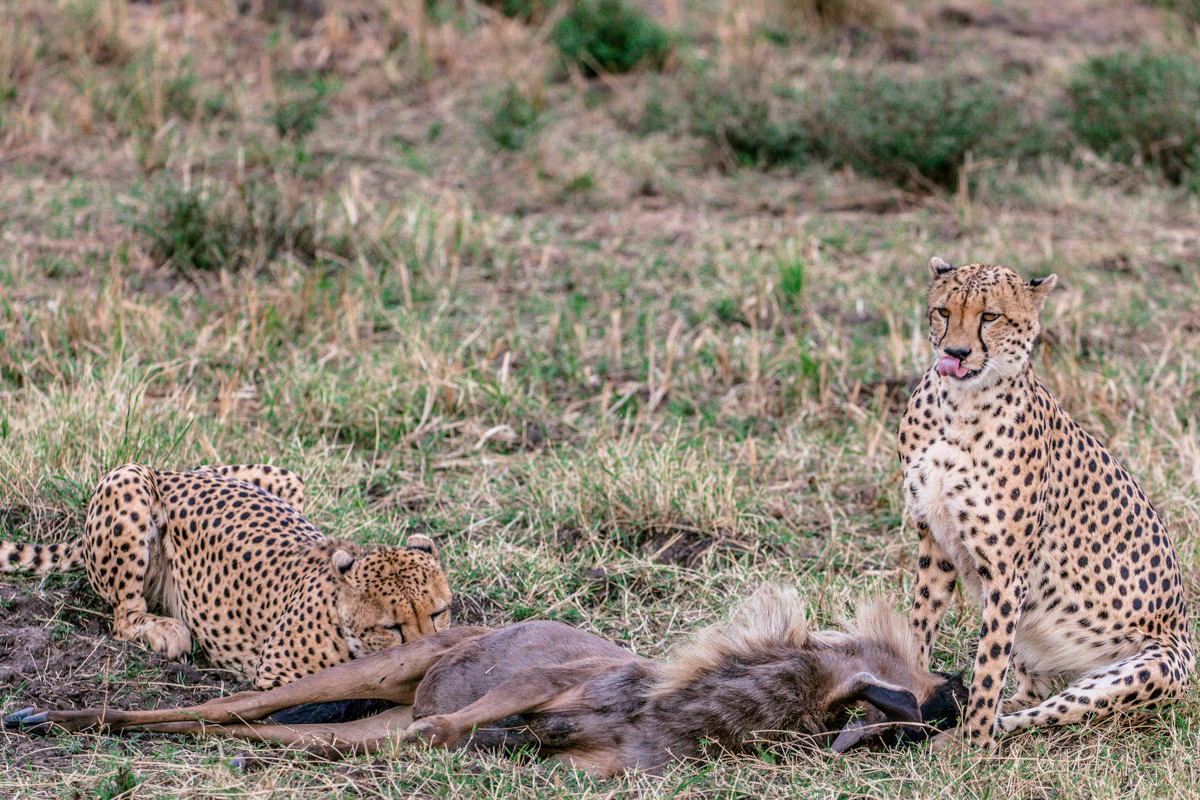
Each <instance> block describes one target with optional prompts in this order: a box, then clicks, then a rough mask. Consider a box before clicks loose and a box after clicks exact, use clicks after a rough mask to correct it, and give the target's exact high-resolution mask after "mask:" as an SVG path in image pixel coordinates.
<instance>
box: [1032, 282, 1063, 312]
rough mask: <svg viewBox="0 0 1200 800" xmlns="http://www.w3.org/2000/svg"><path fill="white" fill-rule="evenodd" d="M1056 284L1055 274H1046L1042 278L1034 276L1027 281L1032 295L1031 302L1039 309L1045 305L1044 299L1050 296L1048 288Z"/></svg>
mask: <svg viewBox="0 0 1200 800" xmlns="http://www.w3.org/2000/svg"><path fill="white" fill-rule="evenodd" d="M1057 285H1058V276H1057V275H1047V276H1046V277H1044V278H1034V279H1033V280H1031V281H1030V282H1029V289H1030V294H1031V295H1032V296H1033V304H1034V305H1035V306H1036V307H1037V309H1038V311H1041V310H1042V309H1043V308H1044V307H1045V306H1046V299H1047V298H1049V297H1050V290H1051V289H1053V288H1054V287H1055V286H1057Z"/></svg>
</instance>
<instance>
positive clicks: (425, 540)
mask: <svg viewBox="0 0 1200 800" xmlns="http://www.w3.org/2000/svg"><path fill="white" fill-rule="evenodd" d="M404 547H405V548H406V549H408V550H420V551H421V552H422V553H429V555H431V556H432V555H437V548H436V547H434V546H433V539H430V538H429V537H428V536H422V535H421V534H419V533H416V534H413V535H412V536H410V537H408V541H407V542H406V543H405V545H404Z"/></svg>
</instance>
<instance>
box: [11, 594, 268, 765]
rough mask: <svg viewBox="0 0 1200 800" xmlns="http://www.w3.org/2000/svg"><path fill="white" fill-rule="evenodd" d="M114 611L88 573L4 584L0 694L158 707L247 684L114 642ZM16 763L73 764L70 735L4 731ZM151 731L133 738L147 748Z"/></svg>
mask: <svg viewBox="0 0 1200 800" xmlns="http://www.w3.org/2000/svg"><path fill="white" fill-rule="evenodd" d="M109 627H110V625H109V620H108V611H107V609H105V608H104V607H103V605H102V604H101V603H100V602H99V600H98V598H96V596H95V595H93V594H92V593H91V591H90V590H89V589H88V587H87V583H86V581H84V580H83V578H82V577H79V578H71V579H68V580H61V579H59V580H55V581H53V582H52V583H48V584H46V585H41V586H39V585H38V583H37V582H35V581H32V580H31V581H29V582H28V583H27V585H24V586H23V585H19V584H16V585H14V584H9V583H3V584H0V696H3V697H4V703H3V711H4V713H10V712H12V711H15V710H17V709H20V708H26V707H29V706H37V707H39V708H63V709H65V708H87V707H93V706H106V707H109V708H120V709H132V708H151V707H157V706H163V705H194V704H196V703H202V702H204V701H205V700H208V699H210V698H212V697H216V696H218V695H221V694H226V693H228V692H230V691H237V690H240V689H242V688H245V687H244V686H243V685H242V684H243V683H244V682H243V681H242V680H241V678H240V676H238V675H236V674H235V673H231V672H227V671H225V670H217V669H212V668H211V667H209V666H208V664H207V661H206V660H205V659H204V658H203V656H200V657H199V658H197V662H196V663H193V664H181V663H178V662H173V661H170V660H168V659H167V658H166V657H164V656H162V655H161V654H158V653H151V652H149V651H147V650H144V649H142V648H140V647H138V646H136V645H132V644H128V643H125V642H117V641H114V640H113V639H111V638H110V637H109V635H108V632H109ZM0 736H2V737H3V738H4V740H5V748H4V749H5V750H6V751H7V755H8V757H9V759H11V760H19V761H22V762H24V763H27V764H28V765H30V766H33V767H38V768H44V769H63V768H66V767H69V765H70V761H71V758H72V755H71V754H72V752H74V748H71V747H70V740H69V739H63V740H61V744H60V742H59V740H57V739H54V738H47V737H40V736H38V737H30V736H26V735H24V734H21V733H14V732H4V733H0ZM145 738H146V735H144V734H138V735H134V736H131V737H125V739H124V740H123V741H124V742H125V743H124V744H123V745H122V747H128V748H130V749H132V750H139V749H140V748H139V746H138V742H140V741H143V740H144V739H145Z"/></svg>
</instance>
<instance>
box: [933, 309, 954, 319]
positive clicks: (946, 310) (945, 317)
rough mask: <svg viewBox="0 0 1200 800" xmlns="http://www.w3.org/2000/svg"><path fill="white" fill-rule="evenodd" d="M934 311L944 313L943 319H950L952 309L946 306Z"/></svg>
mask: <svg viewBox="0 0 1200 800" xmlns="http://www.w3.org/2000/svg"><path fill="white" fill-rule="evenodd" d="M934 311H936V312H938V313H939V314H941V315H942V318H943V319H950V311H949V310H948V309H945V308H935V309H934Z"/></svg>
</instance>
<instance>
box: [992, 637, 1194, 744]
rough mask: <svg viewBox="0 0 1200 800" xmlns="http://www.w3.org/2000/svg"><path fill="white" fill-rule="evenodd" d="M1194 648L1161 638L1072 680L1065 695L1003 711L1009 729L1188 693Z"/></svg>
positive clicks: (1136, 707)
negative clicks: (1021, 707) (1123, 658)
mask: <svg viewBox="0 0 1200 800" xmlns="http://www.w3.org/2000/svg"><path fill="white" fill-rule="evenodd" d="M1189 655H1190V650H1188V649H1187V648H1186V647H1177V646H1173V645H1170V644H1167V643H1163V642H1161V641H1156V642H1153V643H1151V644H1150V645H1148V646H1146V647H1144V648H1143V649H1142V650H1141V651H1140V652H1139V653H1137V654H1135V655H1133V656H1130V657H1129V658H1126V659H1125V660H1124V661H1120V662H1118V663H1116V664H1114V665H1113V666H1112V667H1110V668H1108V669H1101V670H1097V671H1094V672H1091V673H1089V674H1088V675H1085V676H1084V677H1082V678H1079V679H1078V680H1076V681H1074V682H1072V683H1071V684H1070V685H1069V686H1068V687H1067V688H1066V689H1064V690H1063V691H1062V692H1061V693H1059V694H1057V695H1055V696H1054V697H1051V698H1050V699H1048V700H1046V701H1044V702H1042V703H1040V704H1039V705H1037V706H1034V707H1033V708H1027V709H1024V710H1022V711H1015V712H1012V713H1009V714H1002V715H1001V716H1000V718H999V720H998V723H997V727H998V729H999V731H1001V732H1003V733H1011V732H1013V731H1018V730H1022V729H1025V728H1032V727H1036V726H1039V725H1045V726H1052V725H1073V724H1077V723H1080V722H1087V721H1089V720H1093V719H1100V718H1102V717H1106V716H1108V715H1109V714H1112V713H1114V712H1117V711H1120V712H1124V713H1130V712H1139V711H1148V710H1150V709H1151V708H1153V707H1154V706H1156V705H1158V704H1159V703H1165V702H1168V701H1170V700H1172V699H1174V698H1175V697H1176V696H1178V695H1179V694H1180V693H1181V692H1182V691H1183V688H1184V686H1185V685H1186V684H1187V678H1188V673H1189V672H1190V671H1191V659H1190V658H1189Z"/></svg>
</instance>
